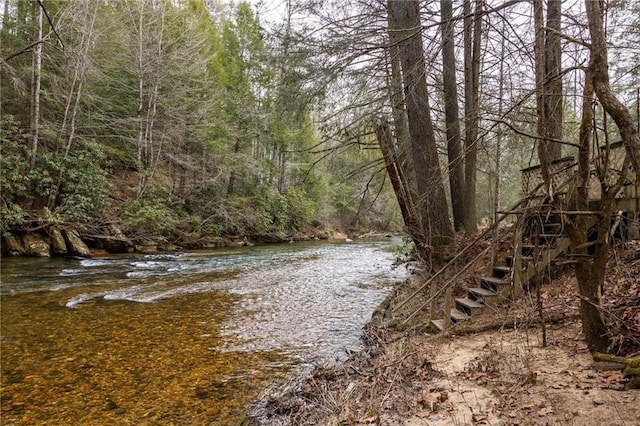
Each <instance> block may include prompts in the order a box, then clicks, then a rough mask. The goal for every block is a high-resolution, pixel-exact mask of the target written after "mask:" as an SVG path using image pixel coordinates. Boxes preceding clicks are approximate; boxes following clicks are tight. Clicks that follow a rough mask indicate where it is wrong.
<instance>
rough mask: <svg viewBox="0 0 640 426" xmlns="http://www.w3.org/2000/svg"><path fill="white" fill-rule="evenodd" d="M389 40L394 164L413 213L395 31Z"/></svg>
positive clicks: (411, 171) (412, 184)
mask: <svg viewBox="0 0 640 426" xmlns="http://www.w3.org/2000/svg"><path fill="white" fill-rule="evenodd" d="M389 40H390V45H389V48H388V49H387V52H388V57H389V69H390V74H389V75H388V79H389V83H388V85H389V99H391V113H392V115H393V124H394V126H393V127H394V130H395V135H396V150H395V152H396V155H397V158H396V164H397V165H398V167H399V168H400V171H401V172H402V174H403V176H404V177H405V183H406V186H407V192H408V196H409V199H410V201H411V205H412V209H413V210H414V213H415V203H416V199H417V195H416V174H415V170H414V168H413V160H412V158H411V137H410V135H409V125H408V123H407V110H406V108H405V100H404V91H403V89H402V69H401V68H402V66H401V64H400V56H399V53H398V52H399V49H398V44H399V43H400V41H401V40H400V37H398V33H397V32H395V31H393V32H391V33H390V34H389Z"/></svg>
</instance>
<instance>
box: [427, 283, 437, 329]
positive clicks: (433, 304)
mask: <svg viewBox="0 0 640 426" xmlns="http://www.w3.org/2000/svg"><path fill="white" fill-rule="evenodd" d="M437 291H438V284H437V281H436V280H433V281H432V282H431V287H430V289H429V298H430V299H431V302H429V322H431V321H433V320H434V319H436V306H437V305H436V299H437V298H436V292H437Z"/></svg>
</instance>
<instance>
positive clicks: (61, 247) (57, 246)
mask: <svg viewBox="0 0 640 426" xmlns="http://www.w3.org/2000/svg"><path fill="white" fill-rule="evenodd" d="M49 237H50V239H51V250H52V252H53V254H59V255H64V254H67V243H66V242H65V240H64V237H63V236H62V231H60V229H58V228H52V229H51V230H50V231H49Z"/></svg>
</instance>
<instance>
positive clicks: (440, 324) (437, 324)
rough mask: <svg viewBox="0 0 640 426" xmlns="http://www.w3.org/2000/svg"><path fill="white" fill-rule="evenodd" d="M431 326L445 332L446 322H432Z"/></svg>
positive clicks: (439, 320) (436, 320) (441, 320)
mask: <svg viewBox="0 0 640 426" xmlns="http://www.w3.org/2000/svg"><path fill="white" fill-rule="evenodd" d="M431 324H433V326H434V327H435V328H436V329H438V331H444V320H443V319H434V320H431Z"/></svg>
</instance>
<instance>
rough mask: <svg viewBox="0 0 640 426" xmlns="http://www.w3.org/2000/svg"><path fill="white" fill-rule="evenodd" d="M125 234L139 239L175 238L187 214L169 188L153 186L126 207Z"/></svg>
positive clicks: (126, 204)
mask: <svg viewBox="0 0 640 426" xmlns="http://www.w3.org/2000/svg"><path fill="white" fill-rule="evenodd" d="M124 216H125V221H124V226H125V232H126V233H128V234H129V235H134V236H135V237H137V238H149V237H155V236H163V237H174V236H176V231H177V227H178V224H179V223H180V219H181V218H182V217H185V216H186V214H185V213H184V210H183V209H182V207H181V203H180V202H179V200H178V199H177V197H176V196H175V195H174V194H173V192H172V191H171V189H170V188H169V187H166V186H163V185H160V184H153V185H151V186H149V187H148V188H147V189H146V190H145V191H144V193H143V195H142V196H141V197H139V198H137V199H134V200H130V201H129V202H127V203H125V206H124Z"/></svg>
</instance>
